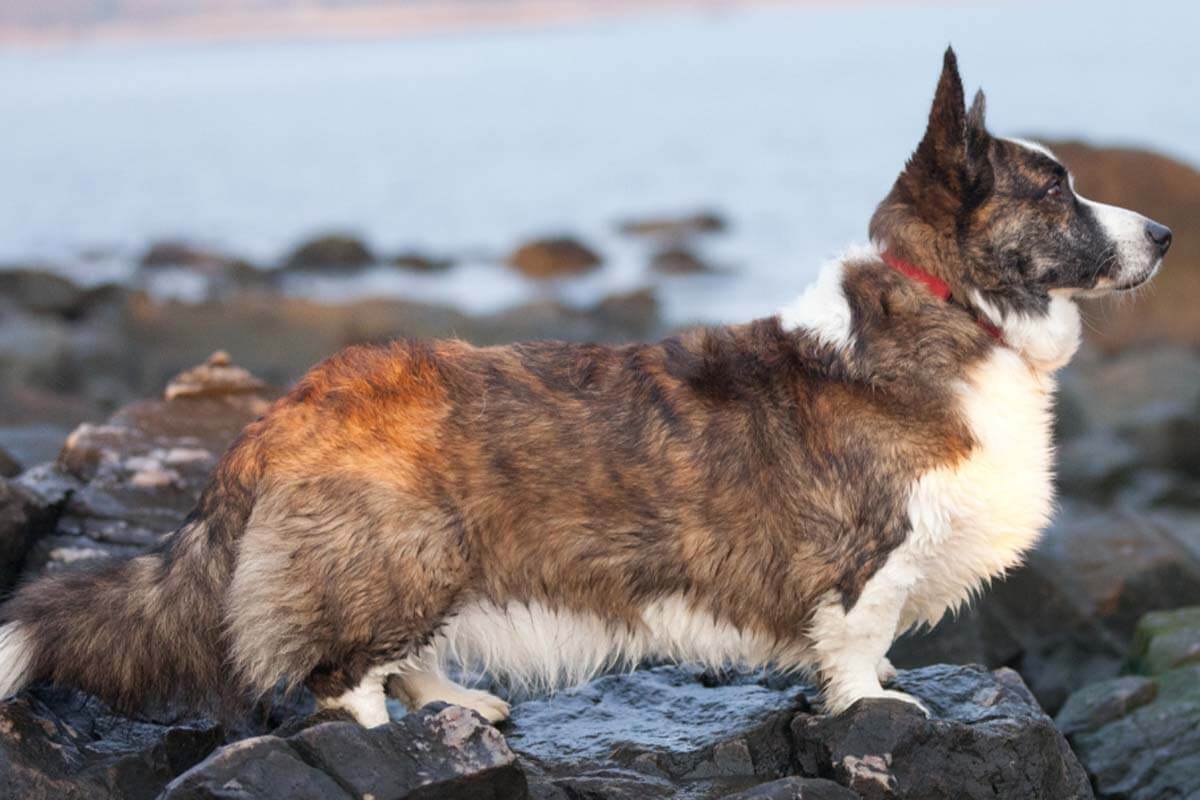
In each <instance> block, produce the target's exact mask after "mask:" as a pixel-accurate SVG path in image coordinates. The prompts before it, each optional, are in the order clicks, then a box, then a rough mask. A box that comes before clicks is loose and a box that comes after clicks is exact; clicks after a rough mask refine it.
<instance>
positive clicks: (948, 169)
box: [902, 47, 993, 218]
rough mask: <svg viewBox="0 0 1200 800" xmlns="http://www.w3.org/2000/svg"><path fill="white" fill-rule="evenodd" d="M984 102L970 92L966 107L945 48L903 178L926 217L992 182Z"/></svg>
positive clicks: (967, 202)
mask: <svg viewBox="0 0 1200 800" xmlns="http://www.w3.org/2000/svg"><path fill="white" fill-rule="evenodd" d="M986 111H987V102H986V100H985V99H984V96H983V92H979V93H977V94H976V95H975V99H974V102H972V103H971V108H970V110H969V111H968V110H967V107H966V101H965V98H964V95H963V85H962V79H961V78H960V77H959V75H958V59H957V58H956V57H955V55H954V49H953V48H951V47H948V48H946V55H945V57H944V58H943V61H942V74H941V77H940V78H939V79H938V85H937V91H936V92H935V93H934V96H933V107H932V108H930V110H929V122H928V124H927V125H926V127H925V136H924V137H923V138H922V139H921V143H920V144H919V145H917V149H916V152H914V153H913V157H912V158H911V159H910V160H909V163H908V165H907V167H906V169H905V175H904V176H903V177H902V180H903V179H904V178H907V179H908V180H907V183H908V185H909V187H910V189H911V190H912V193H913V196H914V197H916V198H918V200H919V204H920V205H921V207H922V211H923V213H924V214H925V215H928V216H930V217H931V218H933V217H937V216H940V215H942V214H945V213H955V212H957V211H960V210H961V209H963V208H964V207H967V206H971V205H974V204H976V203H978V202H979V201H981V199H982V198H984V197H986V196H987V194H988V193H989V192H990V191H991V188H992V184H993V176H992V168H991V163H990V161H989V159H988V150H989V145H990V142H991V135H990V134H989V133H988V132H987V124H986V121H985V119H984V117H985V115H986Z"/></svg>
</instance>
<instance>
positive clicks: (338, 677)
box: [305, 662, 399, 728]
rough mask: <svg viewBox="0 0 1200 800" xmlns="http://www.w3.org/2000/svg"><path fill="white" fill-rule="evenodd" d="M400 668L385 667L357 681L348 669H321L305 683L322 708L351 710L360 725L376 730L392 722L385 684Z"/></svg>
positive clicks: (371, 671)
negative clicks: (378, 726) (388, 677)
mask: <svg viewBox="0 0 1200 800" xmlns="http://www.w3.org/2000/svg"><path fill="white" fill-rule="evenodd" d="M398 669H399V663H398V662H392V663H387V664H381V665H378V666H375V667H371V668H369V669H367V670H366V672H363V673H362V674H360V675H356V676H355V677H353V678H352V677H350V675H351V674H353V673H349V672H348V671H346V670H344V669H338V670H322V669H317V670H314V671H313V674H312V675H310V676H309V678H308V680H307V681H306V682H305V683H306V684H307V685H308V688H309V689H310V690H311V691H312V693H313V695H314V696H315V697H316V699H317V708H318V709H321V710H325V709H341V710H343V711H348V712H349V713H350V715H351V716H353V717H354V719H355V721H357V722H358V724H360V725H362V726H363V727H366V728H374V727H375V726H376V725H383V724H384V723H386V722H388V721H389V720H390V719H391V717H390V715H389V714H388V710H387V697H386V695H385V693H384V682H385V681H386V680H387V676H388V675H390V674H392V673H394V672H396V671H397V670H398Z"/></svg>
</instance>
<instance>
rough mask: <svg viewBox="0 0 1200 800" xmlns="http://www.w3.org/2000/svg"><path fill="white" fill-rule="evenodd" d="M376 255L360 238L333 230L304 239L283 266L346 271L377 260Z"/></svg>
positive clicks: (287, 267)
mask: <svg viewBox="0 0 1200 800" xmlns="http://www.w3.org/2000/svg"><path fill="white" fill-rule="evenodd" d="M374 261H375V256H374V254H372V253H371V250H370V249H369V248H368V247H367V246H366V245H365V244H363V242H362V241H360V240H359V239H356V238H354V237H353V236H347V235H344V234H330V235H328V236H321V237H319V238H316V239H311V240H309V241H307V242H304V243H303V244H301V245H300V246H299V247H297V248H296V249H295V250H293V251H292V253H291V254H290V255H289V256H288V257H287V259H286V260H285V261H284V265H283V266H284V269H288V270H296V271H309V272H314V271H316V272H326V271H328V272H343V271H346V270H348V269H358V268H361V267H365V266H367V265H369V264H372V263H374Z"/></svg>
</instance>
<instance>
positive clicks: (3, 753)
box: [0, 689, 224, 800]
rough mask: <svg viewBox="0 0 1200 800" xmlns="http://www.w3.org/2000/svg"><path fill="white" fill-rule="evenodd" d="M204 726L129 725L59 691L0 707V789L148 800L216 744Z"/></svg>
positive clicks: (45, 798) (186, 722)
mask: <svg viewBox="0 0 1200 800" xmlns="http://www.w3.org/2000/svg"><path fill="white" fill-rule="evenodd" d="M223 735H224V734H223V731H222V729H221V727H220V726H219V725H218V724H216V723H215V722H212V721H211V720H198V719H179V718H170V717H167V718H160V719H148V718H147V719H131V718H128V717H124V716H120V715H117V714H114V713H113V712H112V711H111V710H110V709H108V708H107V707H106V706H105V705H104V704H102V703H100V702H99V701H98V700H96V699H94V698H90V697H88V696H86V695H83V694H80V693H78V692H73V691H70V690H66V689H40V690H31V691H25V692H23V693H21V694H20V695H19V696H18V697H16V698H14V699H12V700H8V701H6V702H3V703H0V786H2V787H3V796H4V797H12V798H17V797H19V798H22V800H101V799H103V800H150V798H153V797H156V796H157V795H158V793H159V792H160V791H161V790H162V788H163V786H165V785H166V784H167V782H168V781H170V780H171V779H172V778H174V777H175V776H176V775H179V774H180V773H182V772H183V771H184V770H187V769H188V768H189V767H191V766H192V765H193V764H196V763H197V762H199V761H200V760H201V759H203V758H204V757H205V756H206V755H208V753H209V752H211V751H212V750H213V748H215V747H217V745H219V744H220V743H221V740H222V737H223Z"/></svg>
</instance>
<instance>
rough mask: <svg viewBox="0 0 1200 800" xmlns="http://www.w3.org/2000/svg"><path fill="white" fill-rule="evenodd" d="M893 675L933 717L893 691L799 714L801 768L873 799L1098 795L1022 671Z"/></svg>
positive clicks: (1063, 799) (795, 732)
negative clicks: (834, 713)
mask: <svg viewBox="0 0 1200 800" xmlns="http://www.w3.org/2000/svg"><path fill="white" fill-rule="evenodd" d="M896 685H897V687H898V688H900V689H903V690H904V691H907V692H909V693H910V694H913V695H915V696H916V697H918V698H920V699H921V700H922V701H923V702H924V703H925V704H926V705H927V706H928V708H929V709H930V711H931V713H932V716H931V718H929V719H927V718H926V717H925V716H924V715H923V714H922V713H921V712H920V711H919V710H918V709H916V708H915V707H914V706H912V705H911V704H908V703H903V702H900V701H894V700H873V701H860V702H859V703H856V704H855V705H854V706H852V707H851V708H850V709H849V710H848V711H847V712H846V713H845V714H842V715H841V716H838V717H828V716H811V715H798V716H797V717H796V718H795V720H794V721H793V722H792V726H791V730H792V737H793V742H794V746H795V756H796V763H797V766H798V768H799V770H800V771H801V772H802V773H803V774H806V775H810V776H816V777H825V778H832V779H834V780H836V781H837V782H838V783H840V784H842V785H845V786H848V787H849V788H851V789H853V790H854V791H855V792H857V793H858V794H859V795H860V796H861V797H863V798H867V799H868V800H872V799H873V798H914V800H916V799H917V798H919V799H920V800H938V798H946V800H971V798H996V797H1013V798H1016V797H1020V798H1025V799H1027V800H1034V799H1035V798H1046V800H1067V798H1090V797H1091V796H1092V792H1091V789H1090V787H1089V785H1088V780H1087V776H1086V775H1085V774H1084V771H1083V769H1082V768H1081V767H1080V765H1079V762H1078V761H1077V760H1076V759H1075V756H1074V755H1073V754H1072V753H1071V750H1070V748H1069V747H1068V746H1067V743H1066V740H1065V739H1064V738H1063V737H1062V735H1061V734H1060V733H1059V732H1058V730H1057V729H1056V728H1055V727H1054V723H1053V722H1052V721H1051V720H1050V718H1049V717H1047V716H1046V715H1045V713H1044V712H1043V711H1042V710H1041V709H1040V708H1039V707H1038V705H1037V702H1036V701H1035V700H1034V699H1033V696H1032V695H1031V694H1030V693H1029V691H1028V689H1026V688H1025V685H1024V684H1023V683H1022V682H1021V679H1020V677H1019V676H1018V675H1017V674H1016V673H1015V672H1013V671H1011V670H1005V669H1001V670H996V671H995V672H987V671H986V670H984V669H983V668H980V667H949V666H938V667H929V668H926V669H921V670H912V671H910V672H905V673H901V674H900V676H899V678H898V679H897V681H896Z"/></svg>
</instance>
